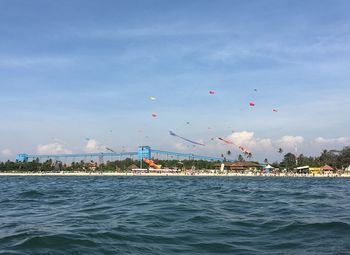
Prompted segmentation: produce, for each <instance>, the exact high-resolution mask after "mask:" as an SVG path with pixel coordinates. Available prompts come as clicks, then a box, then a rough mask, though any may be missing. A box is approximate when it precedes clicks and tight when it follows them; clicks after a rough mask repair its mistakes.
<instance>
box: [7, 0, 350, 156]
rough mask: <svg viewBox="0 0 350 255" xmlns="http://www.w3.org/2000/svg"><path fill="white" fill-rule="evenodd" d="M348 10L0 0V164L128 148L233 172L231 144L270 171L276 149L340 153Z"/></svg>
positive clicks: (347, 118) (262, 3)
mask: <svg viewBox="0 0 350 255" xmlns="http://www.w3.org/2000/svg"><path fill="white" fill-rule="evenodd" d="M349 9H350V2H349V1H347V0H344V1H341V0H329V1H327V0H323V1H319V0H309V1H297V0H295V1H291V0H284V1H280V0H255V1H254V0H250V1H242V0H241V1H235V0H227V1H226V0H219V1H210V0H208V1H206V0H193V1H185V0H178V1H166V0H148V1H137V0H135V1H121V0H119V1H114V0H113V1H112V0H104V1H97V0H91V1H84V0H61V1H56V0H32V1H25V0H0V39H1V40H0V109H1V111H0V117H1V122H0V160H7V159H10V160H14V158H15V156H16V154H17V153H29V154H36V153H72V152H76V153H78V152H79V153H81V152H104V151H106V150H105V147H106V146H108V147H110V148H113V149H114V150H115V151H123V150H124V151H136V149H137V146H139V145H150V146H151V147H152V148H155V149H162V150H169V151H178V152H186V153H195V154H199V155H211V156H220V155H221V154H222V153H225V152H226V151H227V150H230V151H232V156H231V158H232V159H234V158H236V157H237V155H238V154H239V153H240V151H239V150H238V149H237V146H238V145H241V146H244V147H245V148H247V149H249V150H250V151H251V152H252V153H253V159H255V160H260V161H262V160H264V159H265V158H268V159H269V160H270V161H273V160H278V159H280V158H281V155H279V154H278V153H277V150H278V148H280V147H281V148H283V150H284V151H285V152H287V151H291V152H293V153H297V154H300V153H303V154H305V155H318V154H319V153H320V152H321V151H322V150H323V149H339V148H342V147H343V146H347V145H350V134H349V126H350V114H349V113H348V112H349V111H348V109H349V108H350V99H349V95H350V72H349V70H350V12H349V11H348V10H349ZM209 90H214V91H215V94H214V95H211V94H209ZM150 97H155V98H156V100H150ZM251 101H252V102H254V103H255V107H250V106H249V102H251ZM272 109H277V110H278V112H273V111H272ZM152 113H156V114H157V117H155V118H154V117H152V116H151V114H152ZM187 122H189V124H187ZM170 130H171V131H173V132H175V133H177V134H179V135H181V136H183V137H186V138H189V139H191V140H194V141H197V142H201V143H204V144H205V146H195V147H193V146H192V145H191V144H190V143H188V142H186V141H183V140H181V139H179V138H177V137H174V136H170V135H169V131H170ZM217 137H222V138H226V139H229V140H230V141H232V142H234V143H235V146H232V145H227V144H224V143H223V142H222V141H220V140H218V139H217ZM87 138H88V139H87ZM211 138H215V139H214V140H212V139H211Z"/></svg>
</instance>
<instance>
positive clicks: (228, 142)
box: [218, 137, 233, 144]
mask: <svg viewBox="0 0 350 255" xmlns="http://www.w3.org/2000/svg"><path fill="white" fill-rule="evenodd" d="M218 139H219V140H221V141H223V142H224V143H226V144H233V142H231V141H229V140H225V139H223V138H221V137H218Z"/></svg>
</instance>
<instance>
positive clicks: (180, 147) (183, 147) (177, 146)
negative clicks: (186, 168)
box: [173, 143, 188, 151]
mask: <svg viewBox="0 0 350 255" xmlns="http://www.w3.org/2000/svg"><path fill="white" fill-rule="evenodd" d="M173 147H174V149H175V150H178V151H186V150H187V149H188V148H187V147H186V145H184V144H183V143H175V144H174V145H173Z"/></svg>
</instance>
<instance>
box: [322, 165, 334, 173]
mask: <svg viewBox="0 0 350 255" xmlns="http://www.w3.org/2000/svg"><path fill="white" fill-rule="evenodd" d="M320 170H321V173H323V174H333V173H334V172H335V169H334V168H333V167H331V166H329V165H325V166H323V167H321V169H320Z"/></svg>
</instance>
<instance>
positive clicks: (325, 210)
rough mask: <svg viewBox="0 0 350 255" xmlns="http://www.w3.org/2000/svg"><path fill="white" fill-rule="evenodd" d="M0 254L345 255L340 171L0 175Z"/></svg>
mask: <svg viewBox="0 0 350 255" xmlns="http://www.w3.org/2000/svg"><path fill="white" fill-rule="evenodd" d="M0 254H350V179H346V178H344V179H343V178H277V177H102V176H101V177H86V176H85V177H54V176H51V177H49V176H47V177H45V176H25V177H13V176H9V177H5V176H2V177H0Z"/></svg>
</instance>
